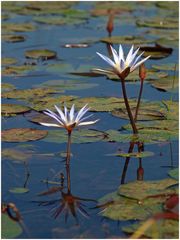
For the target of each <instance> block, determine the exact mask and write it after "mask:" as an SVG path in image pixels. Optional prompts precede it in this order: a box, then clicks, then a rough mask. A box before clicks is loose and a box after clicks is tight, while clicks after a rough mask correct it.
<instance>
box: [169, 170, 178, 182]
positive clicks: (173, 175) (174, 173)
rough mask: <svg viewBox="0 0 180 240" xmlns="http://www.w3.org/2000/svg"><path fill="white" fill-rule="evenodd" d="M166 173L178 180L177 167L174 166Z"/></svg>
mask: <svg viewBox="0 0 180 240" xmlns="http://www.w3.org/2000/svg"><path fill="white" fill-rule="evenodd" d="M168 175H169V176H170V177H172V178H174V179H176V180H179V169H178V168H175V169H172V170H170V171H169V172H168Z"/></svg>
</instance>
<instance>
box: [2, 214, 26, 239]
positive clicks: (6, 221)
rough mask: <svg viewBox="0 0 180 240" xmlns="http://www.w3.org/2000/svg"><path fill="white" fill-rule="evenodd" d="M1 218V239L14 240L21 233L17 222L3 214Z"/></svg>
mask: <svg viewBox="0 0 180 240" xmlns="http://www.w3.org/2000/svg"><path fill="white" fill-rule="evenodd" d="M1 217H2V218H1V237H2V238H3V239H11V238H16V237H18V236H19V235H20V234H21V233H22V228H21V227H20V225H19V224H18V222H16V221H14V220H12V219H11V218H10V217H8V215H6V214H4V213H3V214H2V215H1Z"/></svg>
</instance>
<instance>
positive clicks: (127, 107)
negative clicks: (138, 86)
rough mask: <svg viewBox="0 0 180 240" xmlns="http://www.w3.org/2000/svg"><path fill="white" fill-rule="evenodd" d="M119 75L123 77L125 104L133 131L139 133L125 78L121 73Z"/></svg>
mask: <svg viewBox="0 0 180 240" xmlns="http://www.w3.org/2000/svg"><path fill="white" fill-rule="evenodd" d="M118 76H119V78H120V79H121V86H122V91H123V97H124V102H125V105H126V110H127V112H128V116H129V120H130V123H131V126H132V129H133V133H134V134H137V133H138V130H137V128H136V124H135V121H134V118H133V115H132V112H131V108H130V105H129V101H128V97H127V94H126V87H125V79H124V78H122V77H121V76H120V75H119V74H118Z"/></svg>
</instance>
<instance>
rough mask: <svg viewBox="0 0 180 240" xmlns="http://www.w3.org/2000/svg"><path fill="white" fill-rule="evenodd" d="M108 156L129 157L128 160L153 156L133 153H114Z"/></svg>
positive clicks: (148, 153) (144, 153) (147, 153)
mask: <svg viewBox="0 0 180 240" xmlns="http://www.w3.org/2000/svg"><path fill="white" fill-rule="evenodd" d="M108 155H110V156H116V157H124V158H126V157H130V158H145V157H151V156H153V155H154V153H153V152H148V151H145V152H133V153H123V152H119V153H115V154H108Z"/></svg>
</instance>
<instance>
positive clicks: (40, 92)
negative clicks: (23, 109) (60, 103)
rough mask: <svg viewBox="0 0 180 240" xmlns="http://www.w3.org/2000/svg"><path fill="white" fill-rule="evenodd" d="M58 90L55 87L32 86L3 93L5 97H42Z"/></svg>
mask: <svg viewBox="0 0 180 240" xmlns="http://www.w3.org/2000/svg"><path fill="white" fill-rule="evenodd" d="M57 92H58V91H57V90H55V89H53V88H30V89H22V90H17V89H15V90H12V91H9V92H4V93H2V97H3V98H12V99H25V100H32V99H40V98H41V97H43V96H47V95H48V94H53V93H57Z"/></svg>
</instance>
